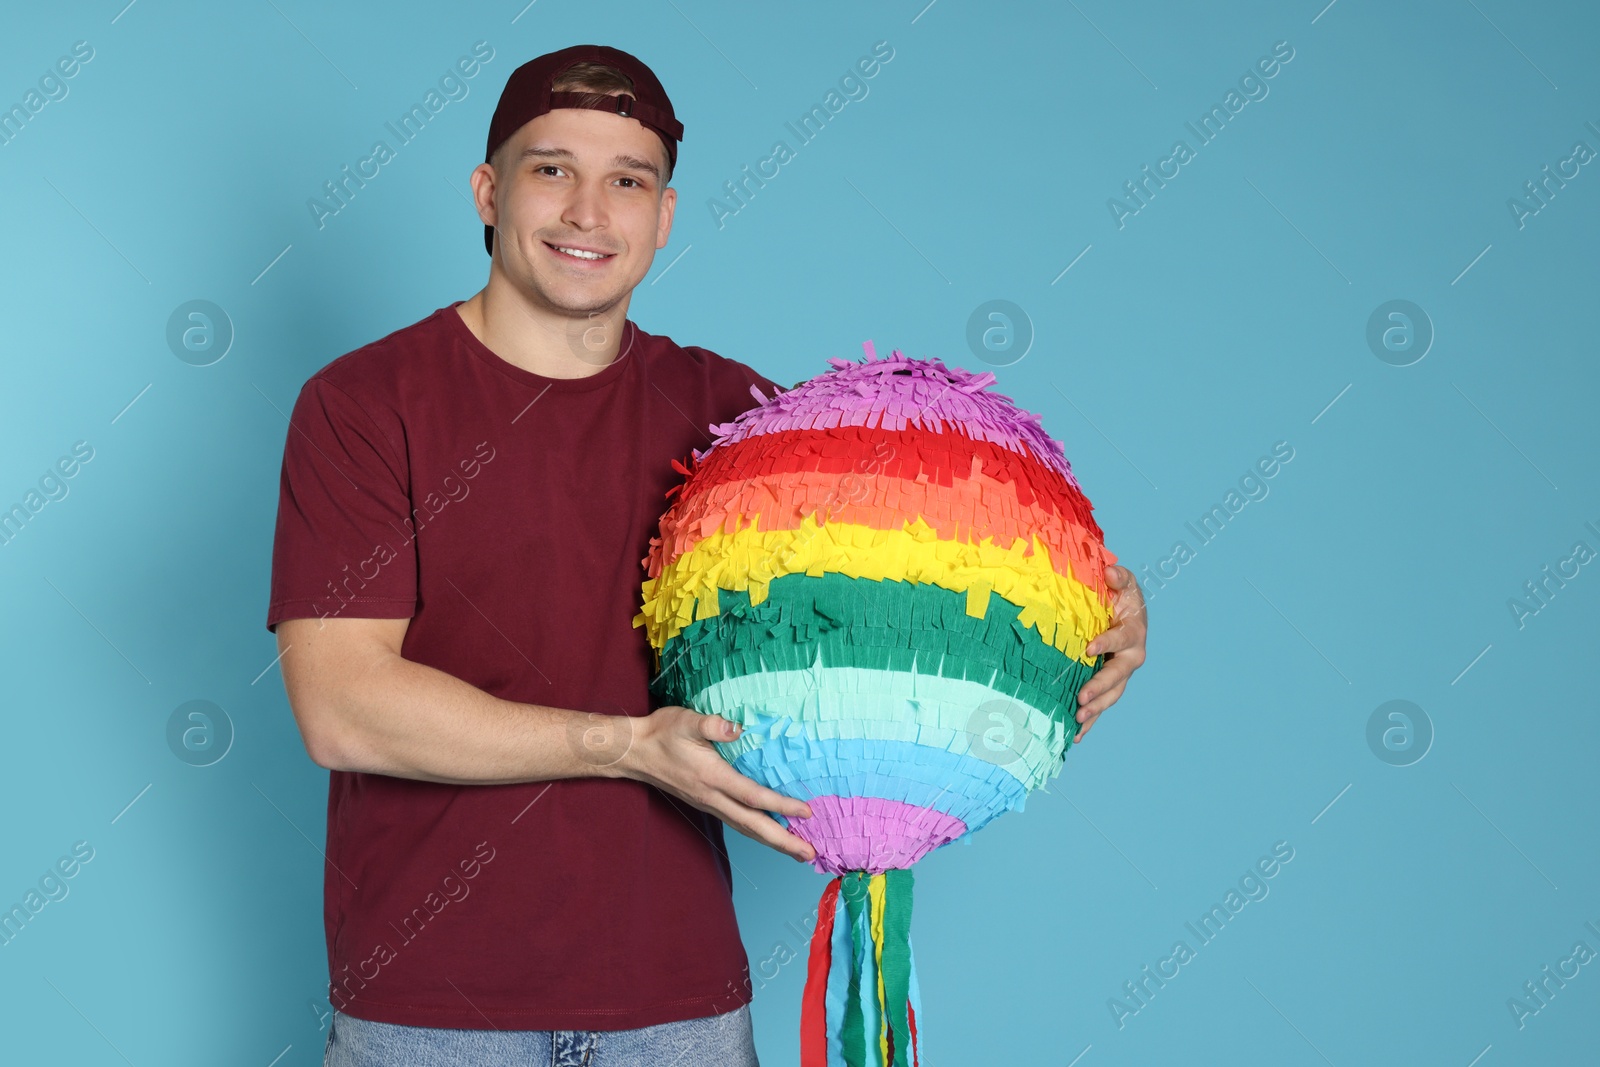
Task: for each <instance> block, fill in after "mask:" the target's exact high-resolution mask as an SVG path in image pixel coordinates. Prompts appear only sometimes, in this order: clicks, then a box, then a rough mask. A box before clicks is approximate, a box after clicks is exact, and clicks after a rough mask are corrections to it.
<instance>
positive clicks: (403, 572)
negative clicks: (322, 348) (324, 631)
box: [267, 376, 417, 630]
mask: <svg viewBox="0 0 1600 1067" xmlns="http://www.w3.org/2000/svg"><path fill="white" fill-rule="evenodd" d="M409 483H410V479H409V478H408V476H407V471H406V467H405V460H404V457H403V456H402V455H401V454H400V452H399V451H398V450H397V449H396V447H395V445H394V443H393V441H392V440H391V439H390V437H389V436H387V435H386V434H385V433H384V432H383V430H382V429H381V428H380V427H379V425H378V424H377V422H376V421H375V420H374V417H373V416H372V415H371V414H369V413H368V412H367V411H365V410H363V408H362V407H361V406H360V405H359V404H358V403H357V402H356V401H355V400H354V399H352V398H351V397H350V396H349V395H348V394H347V393H345V392H344V391H343V390H342V389H340V388H339V387H337V386H335V385H334V384H333V383H332V382H329V381H328V380H327V379H325V378H322V377H320V376H314V377H312V378H311V379H310V380H309V381H307V382H306V383H305V385H304V386H302V387H301V389H300V396H299V398H298V399H296V401H295V405H294V412H293V413H292V414H291V415H290V417H289V431H288V435H287V437H286V438H285V439H284V445H283V470H282V474H281V476H280V478H279V485H278V520H277V527H276V531H275V534H274V537H273V542H272V589H271V597H270V602H269V604H268V607H267V629H268V630H274V629H275V627H276V626H277V625H278V623H279V622H281V621H283V620H284V619H298V618H328V617H334V616H340V617H346V618H373V619H408V618H410V617H411V616H413V615H414V614H416V606H417V564H416V551H415V548H414V543H413V538H412V537H411V529H412V527H411V525H410V522H411V519H412V512H411V496H410V492H409V490H408V488H407V487H408V485H409Z"/></svg>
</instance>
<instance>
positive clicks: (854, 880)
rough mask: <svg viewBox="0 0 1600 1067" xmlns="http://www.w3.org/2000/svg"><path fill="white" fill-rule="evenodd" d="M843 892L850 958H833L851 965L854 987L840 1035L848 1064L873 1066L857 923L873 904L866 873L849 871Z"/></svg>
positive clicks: (840, 892) (864, 1066)
mask: <svg viewBox="0 0 1600 1067" xmlns="http://www.w3.org/2000/svg"><path fill="white" fill-rule="evenodd" d="M839 895H840V896H841V897H843V898H844V901H845V911H846V914H847V916H848V918H849V921H850V959H849V961H848V962H846V961H844V960H834V961H833V966H835V967H840V966H845V967H849V968H850V989H849V992H848V995H847V996H846V998H845V1006H844V1026H843V1027H842V1028H841V1029H840V1031H839V1038H840V1040H841V1042H842V1043H843V1045H844V1062H845V1063H846V1064H847V1065H848V1067H870V1062H869V1061H868V1060H867V1058H866V1053H867V1040H866V1021H865V1019H863V1018H862V1015H861V978H862V975H861V968H860V967H859V966H857V963H858V961H859V959H860V956H861V951H862V947H861V945H860V944H858V942H859V941H860V937H859V935H858V933H857V925H856V924H857V923H858V922H860V921H861V912H862V910H863V909H865V908H869V907H871V900H870V898H869V897H868V895H867V876H866V874H865V873H864V872H862V871H849V872H848V873H846V874H845V875H844V881H843V882H842V883H841V884H840V886H839ZM875 1058H876V1057H874V1059H875Z"/></svg>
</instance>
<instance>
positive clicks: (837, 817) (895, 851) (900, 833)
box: [789, 796, 967, 874]
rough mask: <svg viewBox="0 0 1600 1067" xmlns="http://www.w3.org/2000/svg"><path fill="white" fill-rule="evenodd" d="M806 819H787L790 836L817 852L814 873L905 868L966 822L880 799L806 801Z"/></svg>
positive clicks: (955, 834) (964, 827)
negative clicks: (809, 845) (809, 812)
mask: <svg viewBox="0 0 1600 1067" xmlns="http://www.w3.org/2000/svg"><path fill="white" fill-rule="evenodd" d="M806 803H807V804H809V805H810V806H811V818H809V819H790V820H789V829H790V830H792V831H793V832H794V834H795V836H797V837H799V838H802V839H803V840H805V841H808V842H810V844H811V846H812V847H813V848H815V849H816V850H817V857H816V859H814V860H812V861H811V866H812V868H814V869H815V870H816V872H817V873H818V874H845V873H847V872H849V871H866V872H867V873H869V874H881V873H883V872H884V871H887V870H889V869H890V868H902V869H903V868H906V867H909V866H911V865H912V864H913V863H915V862H917V861H918V860H919V859H921V858H922V857H923V856H925V855H927V854H928V853H929V852H931V851H933V850H934V849H936V848H938V847H939V846H940V845H943V844H947V843H948V842H951V841H954V840H955V839H956V838H958V837H960V836H961V835H962V834H964V833H966V832H967V824H966V823H964V822H962V821H961V820H960V819H958V818H956V817H955V816H953V815H946V814H945V813H944V812H942V811H935V810H933V809H932V808H919V807H915V806H913V805H911V804H907V803H905V802H904V801H901V800H885V799H883V798H882V797H840V796H820V797H807V798H806Z"/></svg>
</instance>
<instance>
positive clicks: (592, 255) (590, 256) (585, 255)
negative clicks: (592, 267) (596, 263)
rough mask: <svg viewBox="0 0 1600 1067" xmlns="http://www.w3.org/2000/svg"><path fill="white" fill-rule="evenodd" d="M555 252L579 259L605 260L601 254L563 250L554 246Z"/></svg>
mask: <svg viewBox="0 0 1600 1067" xmlns="http://www.w3.org/2000/svg"><path fill="white" fill-rule="evenodd" d="M556 251H557V252H565V253H566V254H567V255H569V256H577V257H578V258H579V259H605V258H606V257H605V254H604V253H601V252H585V251H584V250H583V249H581V248H563V247H561V246H560V245H556Z"/></svg>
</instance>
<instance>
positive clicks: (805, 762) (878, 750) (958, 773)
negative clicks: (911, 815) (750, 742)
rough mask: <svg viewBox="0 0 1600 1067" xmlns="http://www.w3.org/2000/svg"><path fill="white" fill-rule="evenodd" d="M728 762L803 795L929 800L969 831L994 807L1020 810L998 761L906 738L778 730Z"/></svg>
mask: <svg viewBox="0 0 1600 1067" xmlns="http://www.w3.org/2000/svg"><path fill="white" fill-rule="evenodd" d="M733 769H734V770H736V771H738V772H739V773H740V774H743V775H744V776H746V777H747V778H753V779H754V780H756V781H758V782H760V783H761V784H762V785H765V786H766V787H768V788H769V789H775V790H777V791H778V792H780V793H783V794H784V795H785V796H794V797H799V798H800V799H801V800H809V799H810V798H811V797H813V796H841V797H851V796H868V797H882V798H884V799H887V800H899V801H903V802H905V803H906V804H910V805H912V806H913V807H918V808H931V809H933V810H934V811H939V812H943V813H944V814H946V815H951V816H954V817H955V818H957V819H960V820H961V821H963V822H965V823H966V824H967V832H968V833H969V834H970V833H972V832H973V831H976V830H978V829H981V828H982V827H983V826H984V825H985V824H986V823H988V822H989V821H990V820H991V819H993V818H994V817H995V816H997V815H1001V814H1003V813H1005V812H1007V811H1021V810H1022V808H1023V803H1024V801H1025V800H1026V798H1027V791H1026V790H1025V789H1023V787H1022V783H1021V782H1019V781H1017V779H1016V778H1014V777H1013V776H1012V775H1010V774H1009V773H1007V771H1006V770H1005V768H1003V767H999V766H996V765H995V764H992V763H989V762H987V761H985V760H981V759H978V758H976V757H974V756H964V755H957V754H956V753H953V752H948V751H946V750H944V749H939V748H933V747H931V746H929V745H918V744H913V743H912V742H910V741H893V740H887V739H876V740H874V739H869V738H821V739H816V740H813V739H810V738H805V737H795V736H791V735H784V736H782V737H777V738H773V739H771V740H769V741H767V742H766V743H765V744H763V745H762V746H761V747H759V748H753V749H750V750H749V751H747V752H744V753H742V754H741V755H740V756H738V757H737V758H736V759H735V760H734V761H733ZM774 817H775V818H776V819H777V820H778V822H779V823H781V824H782V825H784V826H786V827H787V826H788V825H789V821H788V819H787V818H785V817H784V816H782V815H774Z"/></svg>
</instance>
